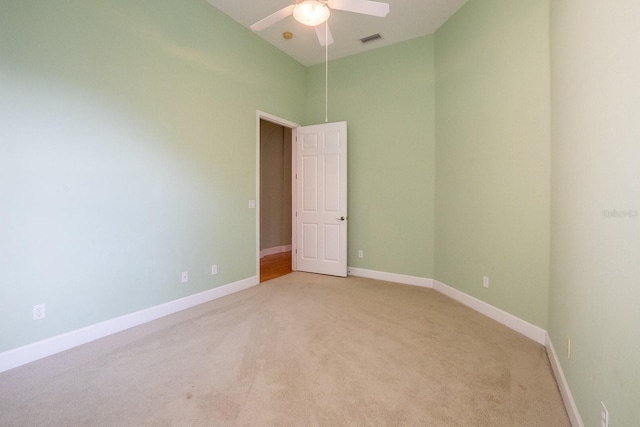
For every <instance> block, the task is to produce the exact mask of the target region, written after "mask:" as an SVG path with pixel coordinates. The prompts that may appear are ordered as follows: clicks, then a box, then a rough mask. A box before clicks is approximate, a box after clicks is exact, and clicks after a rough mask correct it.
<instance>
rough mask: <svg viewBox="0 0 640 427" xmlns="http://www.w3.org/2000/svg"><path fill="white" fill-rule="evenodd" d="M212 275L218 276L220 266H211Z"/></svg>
mask: <svg viewBox="0 0 640 427" xmlns="http://www.w3.org/2000/svg"><path fill="white" fill-rule="evenodd" d="M211 274H212V275H216V274H218V266H217V265H216V264H214V265H212V266H211Z"/></svg>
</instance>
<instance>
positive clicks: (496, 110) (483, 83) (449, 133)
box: [435, 0, 550, 328]
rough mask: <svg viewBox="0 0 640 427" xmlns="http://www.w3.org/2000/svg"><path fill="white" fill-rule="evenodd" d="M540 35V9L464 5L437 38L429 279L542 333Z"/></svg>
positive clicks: (543, 78)
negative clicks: (485, 281) (432, 260)
mask: <svg viewBox="0 0 640 427" xmlns="http://www.w3.org/2000/svg"><path fill="white" fill-rule="evenodd" d="M548 29H549V7H548V2H547V1H540V0H519V1H504V0H482V1H469V2H468V3H467V4H466V5H465V6H463V7H462V8H461V9H460V10H459V11H458V12H457V13H456V14H455V15H454V16H453V17H452V18H451V19H449V21H447V23H445V25H444V26H443V27H441V28H440V29H439V30H438V32H437V33H436V37H435V49H436V60H435V64H436V202H435V205H436V220H435V226H436V227H435V229H436V233H435V248H436V251H435V279H437V280H438V281H440V282H442V283H444V284H446V285H449V286H452V287H454V288H456V289H458V290H460V291H462V292H465V293H466V294H469V295H472V296H474V297H476V298H479V299H481V300H483V301H485V302H487V303H489V304H491V305H493V306H496V307H499V308H501V309H503V310H505V311H507V312H509V313H511V314H513V315H515V316H517V317H519V318H521V319H524V320H527V321H529V322H531V323H533V324H535V325H537V326H540V327H542V328H546V326H547V312H548V310H547V308H548V298H549V180H550V178H549V168H550V165H549V163H550V157H549V151H550V147H549V132H550V124H549V35H548ZM484 276H487V277H489V281H490V286H489V288H488V289H485V288H483V286H482V283H483V277H484Z"/></svg>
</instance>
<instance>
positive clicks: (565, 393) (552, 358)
mask: <svg viewBox="0 0 640 427" xmlns="http://www.w3.org/2000/svg"><path fill="white" fill-rule="evenodd" d="M545 347H546V349H547V357H549V362H550V363H551V368H552V369H553V374H554V375H555V377H556V382H557V383H558V388H559V389H560V394H561V395H562V401H563V402H564V407H565V409H566V410H567V415H569V420H570V421H571V426H572V427H584V423H583V422H582V417H581V416H580V412H579V411H578V406H577V405H576V402H575V400H573V394H572V393H571V389H570V388H569V383H567V379H566V377H565V376H564V371H563V370H562V366H561V365H560V360H559V359H558V354H557V353H556V349H555V348H554V347H553V343H552V342H551V338H550V337H549V335H548V334H547V340H546V343H545Z"/></svg>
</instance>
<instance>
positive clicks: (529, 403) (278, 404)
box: [0, 273, 569, 427]
mask: <svg viewBox="0 0 640 427" xmlns="http://www.w3.org/2000/svg"><path fill="white" fill-rule="evenodd" d="M0 425H2V426H77V425H83V426H139V425H153V426H168V425H177V426H183V425H184V426H263V425H264V426H343V425H344V426H367V425H369V426H400V425H405V426H492V427H493V426H510V427H511V426H568V425H569V420H568V418H567V415H566V412H565V410H564V407H563V405H562V400H561V397H560V393H559V391H558V388H557V385H556V383H555V381H554V378H553V374H552V371H551V368H550V365H549V361H548V359H547V356H546V353H545V350H544V348H543V347H542V346H540V345H538V344H536V343H534V342H532V341H530V340H528V339H527V338H524V337H523V336H521V335H519V334H517V333H515V332H513V331H511V330H509V329H507V328H505V327H504V326H502V325H500V324H498V323H497V322H494V321H493V320H490V319H488V318H486V317H484V316H482V315H480V314H477V313H476V312H474V311H472V310H470V309H468V308H466V307H464V306H462V305H461V304H458V303H457V302H454V301H453V300H451V299H449V298H447V297H445V296H443V295H441V294H439V293H438V292H435V291H433V290H431V289H424V288H418V287H412V286H405V285H399V284H393V283H388V282H382V281H377V280H371V279H362V278H355V277H349V278H347V279H339V278H330V277H326V276H320V275H312V274H305V273H292V274H290V275H288V276H285V277H281V278H279V279H275V280H272V281H269V282H266V283H264V284H262V285H259V286H256V287H253V288H251V289H249V290H246V291H243V292H240V293H237V294H234V295H231V296H228V297H225V298H222V299H219V300H216V301H212V302H210V303H207V304H203V305H201V306H198V307H195V308H193V309H190V310H187V311H184V312H181V313H178V314H176V315H173V316H169V317H166V318H163V319H160V320H158V321H155V322H152V323H150V324H146V325H143V326H140V327H137V328H134V329H130V330H128V331H125V332H122V333H120V334H117V335H113V336H110V337H107V338H104V339H102V340H99V341H96V342H94V343H90V344H87V345H84V346H82V347H78V348H75V349H72V350H69V351H67V352H64V353H61V354H58V355H55V356H52V357H49V358H47V359H44V360H40V361H37V362H34V363H31V364H29V365H26V366H23V367H20V368H17V369H13V370H11V371H8V372H5V373H3V374H0Z"/></svg>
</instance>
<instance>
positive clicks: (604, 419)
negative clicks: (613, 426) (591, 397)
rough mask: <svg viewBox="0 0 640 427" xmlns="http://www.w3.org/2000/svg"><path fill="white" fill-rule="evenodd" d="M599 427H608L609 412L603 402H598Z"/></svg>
mask: <svg viewBox="0 0 640 427" xmlns="http://www.w3.org/2000/svg"><path fill="white" fill-rule="evenodd" d="M600 427H609V411H608V410H607V407H606V406H604V402H600Z"/></svg>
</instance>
